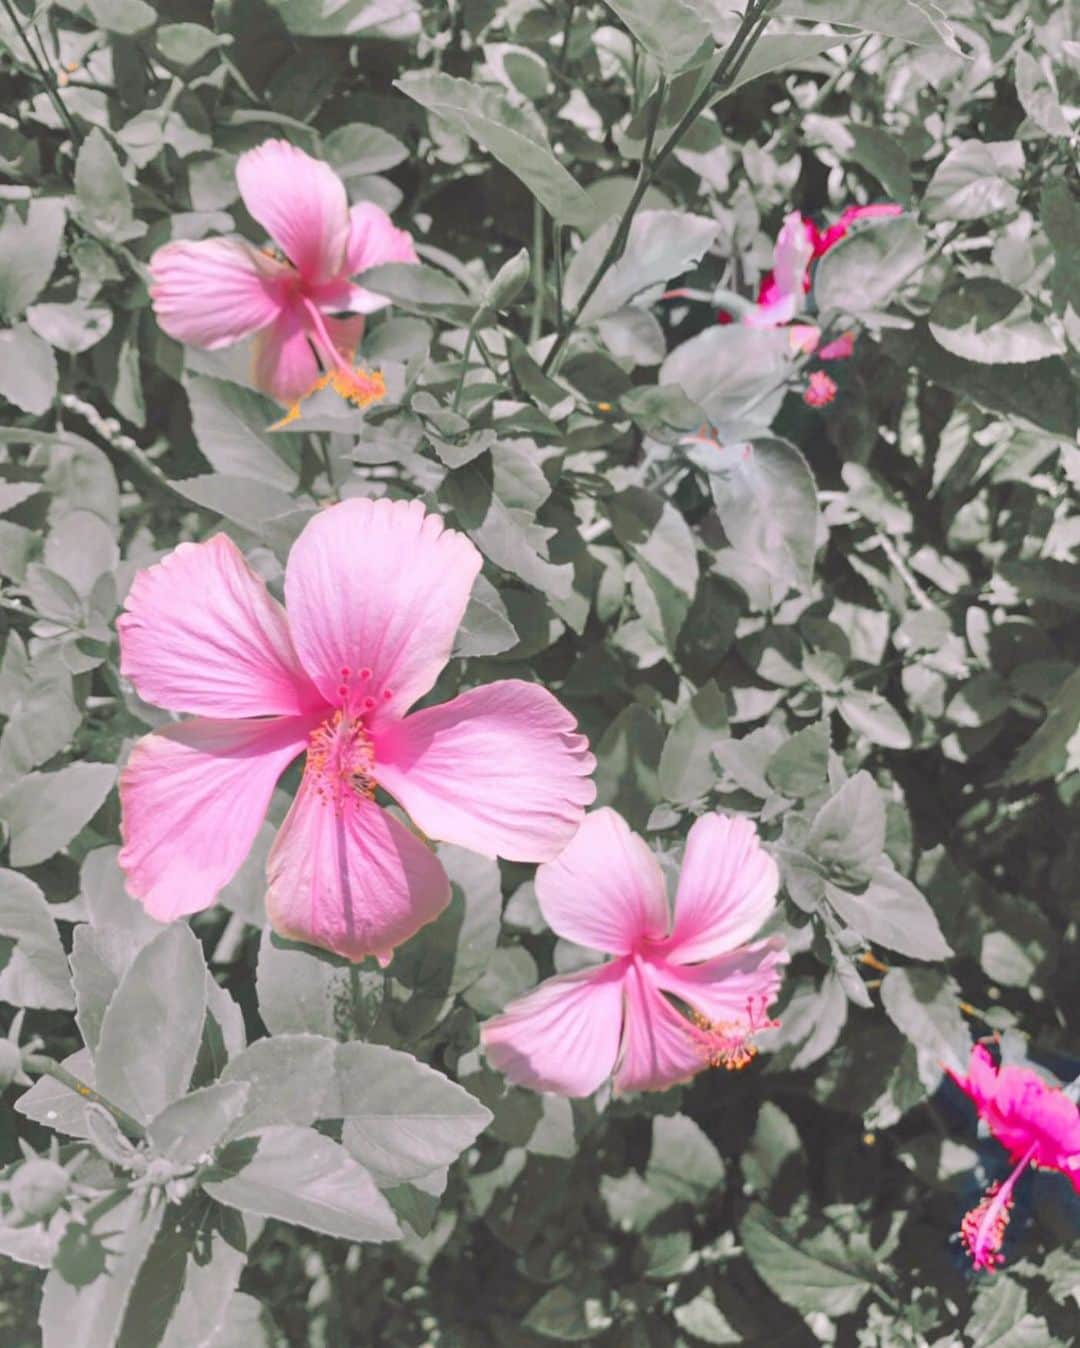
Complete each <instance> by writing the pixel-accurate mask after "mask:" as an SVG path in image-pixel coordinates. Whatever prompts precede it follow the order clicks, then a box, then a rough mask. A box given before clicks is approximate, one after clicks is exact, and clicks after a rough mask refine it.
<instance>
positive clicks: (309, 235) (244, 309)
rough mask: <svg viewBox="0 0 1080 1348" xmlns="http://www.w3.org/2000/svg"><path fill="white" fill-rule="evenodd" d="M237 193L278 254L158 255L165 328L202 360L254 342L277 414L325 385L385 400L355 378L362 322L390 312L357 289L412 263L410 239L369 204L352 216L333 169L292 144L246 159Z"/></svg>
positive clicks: (157, 294)
mask: <svg viewBox="0 0 1080 1348" xmlns="http://www.w3.org/2000/svg"><path fill="white" fill-rule="evenodd" d="M236 181H237V184H238V186H239V188H240V196H241V197H242V198H243V202H244V205H245V206H246V207H247V209H248V211H249V212H250V214H251V215H252V216H253V217H254V219H256V220H257V221H258V222H259V224H260V225H262V227H263V228H264V229H265V230H266V232H267V233H268V234H269V235H270V237H271V239H273V241H274V243H275V244H276V245H277V249H279V250H280V253H278V252H277V251H275V250H273V249H261V250H260V249H258V248H255V247H254V246H253V245H252V244H250V243H247V242H246V241H244V240H243V239H200V240H198V241H196V242H187V241H179V242H177V243H168V244H166V245H165V246H164V247H163V248H159V249H158V250H157V252H156V253H155V254H154V256H153V257H152V258H151V259H150V271H151V275H152V278H153V281H152V284H151V286H150V297H151V299H152V300H153V303H154V313H155V314H156V315H157V320H158V322H159V323H160V324H161V326H162V328H163V329H164V330H165V332H167V333H168V334H169V336H170V337H175V338H176V340H177V341H178V342H185V343H186V344H187V345H188V346H197V347H199V348H201V349H202V350H204V351H215V350H217V349H218V348H219V347H223V346H231V345H232V344H233V343H234V342H238V341H240V340H242V339H243V338H245V337H250V336H252V335H253V334H257V335H256V337H255V360H254V374H253V378H254V382H255V385H256V387H257V388H260V389H262V390H263V392H265V393H269V394H270V395H271V396H272V397H274V398H276V399H277V400H278V401H279V402H282V403H286V404H293V403H296V402H297V401H298V400H299V399H301V398H303V397H305V396H306V395H307V394H308V393H311V392H312V391H313V390H314V389H315V388H316V387H318V386H319V385H320V384H321V383H324V382H332V383H333V385H334V387H335V388H336V389H337V391H338V392H339V393H341V394H342V395H343V396H345V397H348V398H350V399H351V400H352V401H354V402H357V403H359V404H366V403H368V402H371V401H373V400H374V399H375V398H378V397H381V396H382V394H383V392H384V391H385V389H384V386H383V384H382V380H381V377H380V376H377V375H374V376H373V375H370V374H367V373H365V372H364V371H361V370H354V369H353V360H354V358H355V353H356V348H357V345H358V344H359V341H360V337H361V335H362V333H363V331H364V317H363V316H364V315H365V314H370V313H373V312H374V311H375V310H376V309H381V308H383V307H384V306H385V305H387V304H389V302H390V301H389V300H387V299H385V298H384V297H383V296H381V295H373V294H372V293H371V291H370V290H365V289H364V288H363V286H358V285H355V284H353V281H352V277H353V276H355V275H356V274H357V273H358V272H362V271H365V270H366V269H367V268H368V267H375V266H378V265H379V264H381V263H384V262H416V261H417V256H416V250H415V248H414V247H413V242H412V239H411V237H410V236H409V235H408V234H407V233H406V232H405V231H404V230H402V229H396V228H395V227H394V226H393V224H391V222H390V217H389V216H388V215H387V214H386V212H385V211H384V210H383V209H382V208H381V207H379V206H376V205H374V204H373V203H372V202H369V201H364V202H360V203H359V205H356V206H353V208H352V209H351V210H350V209H349V203H348V198H347V197H346V195H345V185H344V183H343V182H342V181H341V179H340V178H339V177H338V176H337V174H336V173H335V172H334V171H333V169H332V168H331V167H330V165H329V164H326V163H324V162H323V161H322V160H321V159H313V158H312V157H311V155H309V154H305V153H304V151H303V150H300V149H297V147H296V146H295V145H290V144H289V143H288V141H284V140H268V141H266V142H265V143H264V144H262V145H259V146H257V147H256V148H255V149H254V150H248V152H247V153H246V154H242V155H241V156H240V158H239V160H238V161H237V165H236ZM335 315H346V317H335Z"/></svg>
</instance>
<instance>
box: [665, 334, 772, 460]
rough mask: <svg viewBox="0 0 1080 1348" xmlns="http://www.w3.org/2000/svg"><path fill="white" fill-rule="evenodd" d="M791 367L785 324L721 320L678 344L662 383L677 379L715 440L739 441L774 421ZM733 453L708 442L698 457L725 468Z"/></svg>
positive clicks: (731, 444)
mask: <svg viewBox="0 0 1080 1348" xmlns="http://www.w3.org/2000/svg"><path fill="white" fill-rule="evenodd" d="M790 370H791V348H790V345H789V340H788V337H787V334H786V333H785V332H784V331H782V330H781V329H776V328H752V327H749V326H747V325H746V324H744V323H730V324H728V325H727V326H726V327H724V326H721V325H719V324H716V325H714V326H713V327H709V328H706V329H705V330H704V332H699V333H698V334H697V336H696V337H691V338H690V340H689V341H688V342H683V343H682V345H681V346H677V347H676V348H675V350H674V351H672V352H671V354H670V355H669V356H668V358H667V359H666V360H665V361H664V363H663V365H661V367H660V374H659V377H658V381H657V382H658V383H659V384H661V385H663V384H677V385H678V386H679V388H680V389H681V390H682V391H683V393H684V394H685V395H686V396H687V398H689V399H691V400H692V401H693V402H694V403H695V404H697V406H699V407H701V408H703V409H704V411H705V414H706V416H707V417H708V419H709V421H710V422H712V424H713V427H714V428H715V435H714V439H715V440H717V441H718V442H719V443H720V444H721V445H725V446H734V444H735V442H736V441H739V440H746V439H750V438H752V437H753V436H754V435H758V434H761V432H762V431H764V430H766V429H767V428H768V427H769V426H770V425H771V424H772V421H773V418H774V417H775V416H776V414H777V412H778V411H779V410H780V404H781V403H782V402H783V401H784V384H785V381H786V379H787V377H788V374H789V373H790ZM695 429H698V428H695ZM734 452H735V451H734V449H729V450H728V451H727V452H726V453H722V452H721V451H720V450H719V449H715V450H714V447H713V446H704V447H703V449H702V456H701V458H700V459H699V461H701V462H702V464H703V466H705V465H707V464H710V463H712V462H715V464H716V468H717V471H720V472H724V471H726V469H727V461H728V460H729V459H730V458H732V457H733V456H734Z"/></svg>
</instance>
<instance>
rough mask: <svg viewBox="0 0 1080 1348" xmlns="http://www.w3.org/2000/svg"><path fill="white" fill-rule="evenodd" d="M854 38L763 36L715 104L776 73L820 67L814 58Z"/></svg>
mask: <svg viewBox="0 0 1080 1348" xmlns="http://www.w3.org/2000/svg"><path fill="white" fill-rule="evenodd" d="M853 39H854V35H853V34H848V33H844V34H840V33H837V34H833V35H830V36H825V37H823V36H822V35H821V34H820V33H764V34H763V35H762V36H761V37H759V38H758V40H757V41H756V42H755V43H754V45H753V47H751V49H750V55H749V56H748V57H747V58H746V60H745V61H743V63H742V64H741V65H740V66H739V68H738V71H737V72H736V74H735V76H734V78H733V79H732V80H731V82H730V83H729V84H727V85H726V86H725V88H724V90H723V93H721V94H720V95H718V97H717V98H715V99H713V104H712V105H710V106H713V105H715V104H716V103H717V102H719V101H720V99H721V98H725V97H727V95H728V94H730V93H734V91H735V90H736V89H741V88H742V87H743V86H744V85H746V84H749V83H751V81H752V80H757V79H760V78H761V77H762V75H771V74H773V73H774V72H775V71H781V70H797V69H799V68H800V67H803V66H817V65H818V64H819V63H818V62H816V61H815V59H814V58H815V57H817V56H820V55H821V53H822V52H826V51H831V50H832V49H833V48H834V47H840V46H845V45H847V44H849V43H851V42H852V41H853Z"/></svg>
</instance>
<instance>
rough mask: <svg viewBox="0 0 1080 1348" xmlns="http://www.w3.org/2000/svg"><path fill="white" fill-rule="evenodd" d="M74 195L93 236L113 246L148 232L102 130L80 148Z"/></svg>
mask: <svg viewBox="0 0 1080 1348" xmlns="http://www.w3.org/2000/svg"><path fill="white" fill-rule="evenodd" d="M75 195H76V197H77V199H78V206H77V211H78V215H79V219H80V220H81V221H82V223H83V224H84V225H85V226H86V227H87V228H88V229H89V230H90V231H91V233H93V234H97V235H100V236H101V238H103V239H108V240H109V241H110V242H112V243H126V242H128V241H129V240H131V239H137V238H140V237H141V236H142V235H143V234H145V233H146V225H145V224H144V223H143V222H142V221H141V220H137V219H136V218H135V211H134V208H133V207H132V204H131V189H130V188H129V187H128V184H127V179H126V178H125V177H124V171H123V169H122V168H121V167H120V161H119V159H117V157H116V152H115V151H114V150H113V148H112V146H111V145H110V144H109V141H108V138H107V137H106V135H105V133H104V132H103V131H102V130H101V128H100V127H96V126H95V127H93V128H92V129H91V131H90V134H89V135H88V136H87V137H86V139H85V140H84V141H83V143H82V145H81V146H80V147H79V154H78V158H77V159H76V160H75Z"/></svg>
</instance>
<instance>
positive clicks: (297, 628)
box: [285, 497, 481, 724]
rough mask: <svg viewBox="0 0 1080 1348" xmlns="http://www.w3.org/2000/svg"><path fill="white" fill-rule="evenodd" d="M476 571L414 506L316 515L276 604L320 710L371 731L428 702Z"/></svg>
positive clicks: (372, 503)
mask: <svg viewBox="0 0 1080 1348" xmlns="http://www.w3.org/2000/svg"><path fill="white" fill-rule="evenodd" d="M480 565H481V558H480V554H479V552H478V551H477V550H476V548H475V547H474V546H473V545H472V543H471V542H470V541H469V540H468V539H467V538H466V537H465V535H464V534H459V533H456V532H454V531H453V530H451V529H444V528H443V522H442V520H441V519H440V518H439V516H438V515H429V514H428V513H427V512H426V511H425V510H424V507H423V506H422V505H421V503H420V502H419V501H390V500H385V499H383V500H367V499H360V498H356V497H354V498H353V499H351V500H348V501H343V502H341V504H340V505H335V506H331V507H330V509H329V510H323V511H321V512H320V513H319V514H318V515H316V516H315V518H314V519H313V520H311V522H310V523H309V524H308V525H307V526H306V527H305V529H304V532H303V533H302V534H301V535H300V537H299V538H298V539H297V541H296V543H295V544H294V546H293V550H292V552H291V553H290V554H289V561H288V566H287V568H286V571H285V602H286V605H287V607H288V610H289V625H290V628H291V630H292V635H293V640H294V642H295V643H296V650H297V654H298V655H299V657H300V660H301V661H302V663H303V665H304V668H305V669H306V670H307V671H308V674H309V675H310V676H311V678H312V679H313V680H314V682H315V683H316V684H317V686H318V687H319V690H320V691H321V692H322V693H323V695H324V696H325V697H326V699H327V701H329V702H333V703H335V705H339V706H340V705H343V703H344V702H348V704H349V705H350V707H351V709H352V710H353V711H354V712H355V713H356V714H362V715H364V716H365V718H366V719H367V720H368V722H369V724H371V723H375V722H380V721H381V722H385V721H387V720H388V719H391V718H396V717H398V716H401V715H402V714H403V713H404V712H405V711H407V710H408V708H409V707H411V706H412V704H413V703H414V702H415V701H416V700H417V698H419V697H423V695H424V694H425V693H427V692H429V691H430V690H431V688H432V685H433V684H434V683H435V680H436V679H437V678H438V677H439V674H440V672H441V671H442V669H443V667H444V665H445V664H446V662H447V660H449V658H450V650H451V647H452V646H453V642H454V634H455V633H456V631H457V629H458V625H459V624H460V622H461V618H462V615H463V614H464V612H465V606H466V604H467V603H468V601H469V591H470V590H471V589H472V585H473V581H474V580H475V579H476V574H477V572H478V571H479V570H480ZM342 688H344V689H345V694H344V695H343V694H342V693H341V692H340V690H341V689H342Z"/></svg>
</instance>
